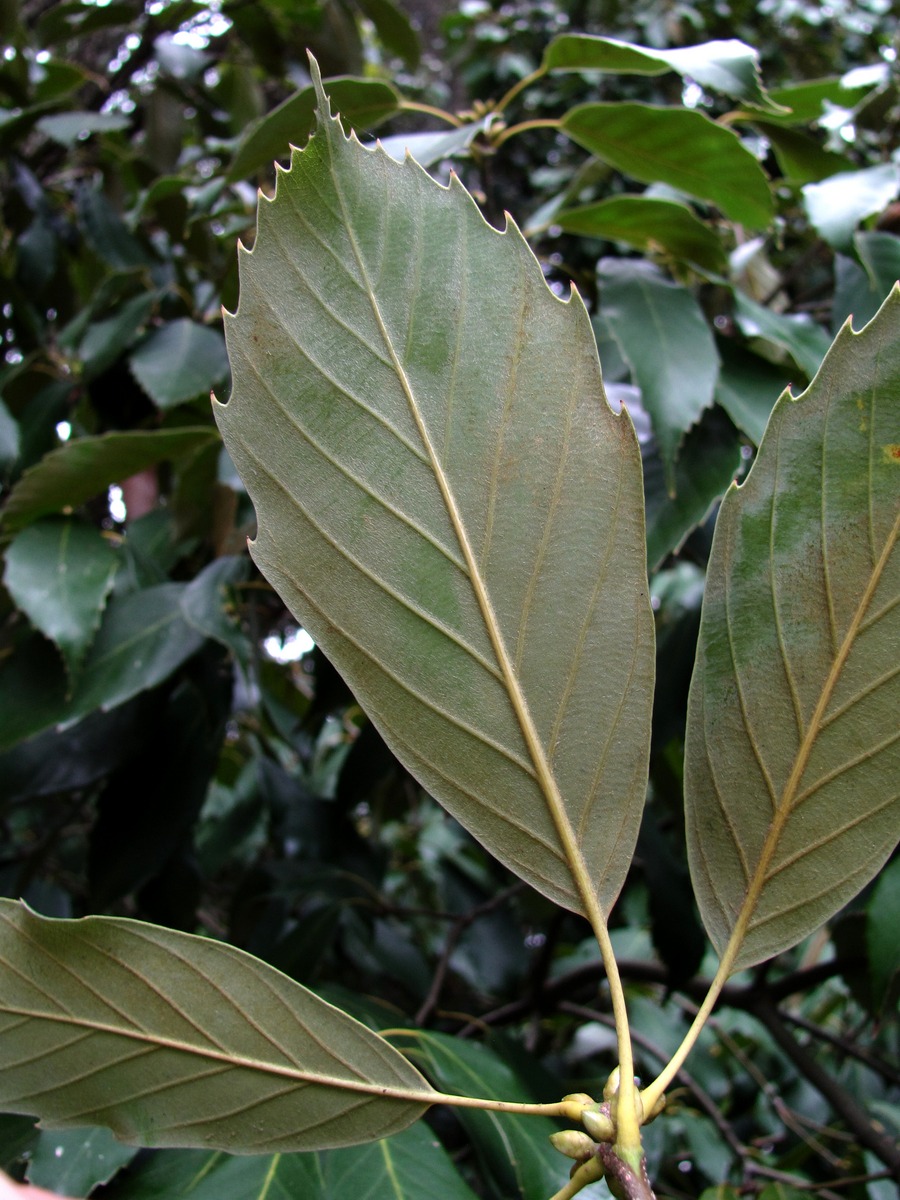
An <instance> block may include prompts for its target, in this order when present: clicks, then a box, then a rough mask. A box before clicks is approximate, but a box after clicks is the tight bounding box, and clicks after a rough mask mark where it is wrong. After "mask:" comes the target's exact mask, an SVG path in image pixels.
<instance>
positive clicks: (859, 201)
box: [803, 162, 900, 251]
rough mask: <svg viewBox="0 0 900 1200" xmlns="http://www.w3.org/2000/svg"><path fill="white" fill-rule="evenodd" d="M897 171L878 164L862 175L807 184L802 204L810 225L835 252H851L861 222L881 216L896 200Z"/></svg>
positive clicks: (849, 173) (850, 173) (845, 173)
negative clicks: (873, 216) (875, 214)
mask: <svg viewBox="0 0 900 1200" xmlns="http://www.w3.org/2000/svg"><path fill="white" fill-rule="evenodd" d="M898 187H900V167H898V166H897V164H896V163H890V162H887V163H880V164H879V165H878V166H877V167H866V168H864V169H863V170H861V171H842V172H841V173H840V174H839V175H832V176H831V177H830V178H829V179H823V180H822V182H821V183H808V184H807V185H806V187H805V188H803V203H804V206H805V208H806V213H807V216H808V217H809V220H810V223H811V224H812V225H813V226H814V228H815V229H816V231H817V233H818V234H819V235H820V237H823V238H824V239H825V241H826V242H828V243H829V244H830V245H832V246H834V248H835V249H836V250H844V251H848V250H852V247H853V234H854V232H855V230H856V227H857V225H858V224H859V223H860V221H862V220H864V219H865V218H866V217H870V216H872V214H873V213H878V212H881V210H882V209H884V208H886V207H887V206H888V205H889V204H890V202H891V201H892V200H894V199H895V198H896V196H897V189H898Z"/></svg>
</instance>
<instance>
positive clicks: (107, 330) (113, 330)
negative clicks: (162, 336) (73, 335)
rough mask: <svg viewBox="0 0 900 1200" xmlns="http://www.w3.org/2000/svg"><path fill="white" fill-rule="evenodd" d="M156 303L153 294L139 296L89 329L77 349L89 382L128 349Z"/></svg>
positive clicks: (142, 293) (94, 322)
mask: <svg viewBox="0 0 900 1200" xmlns="http://www.w3.org/2000/svg"><path fill="white" fill-rule="evenodd" d="M155 302H156V297H155V296H154V294H153V293H152V292H141V293H140V294H139V295H137V296H132V297H131V299H130V300H126V301H125V302H124V303H123V304H120V305H117V307H116V311H115V312H114V313H113V315H112V316H111V317H106V318H104V319H103V320H102V321H93V322H91V324H90V325H88V327H87V329H86V330H85V332H84V336H83V337H82V339H81V343H80V345H79V347H78V354H79V357H80V358H81V361H82V363H83V365H84V371H85V374H86V375H87V377H88V378H92V377H93V376H96V375H99V374H101V373H102V372H103V371H105V370H107V368H108V367H111V366H112V364H113V363H114V362H115V361H116V359H117V358H119V357H120V356H121V355H122V354H123V353H124V352H125V350H127V349H128V347H129V346H130V345H131V344H132V342H133V341H134V339H135V337H136V336H137V334H138V332H139V331H140V330H141V329H142V328H143V326H144V324H145V322H146V321H147V318H148V317H149V316H150V313H151V312H152V311H153V306H154V304H155Z"/></svg>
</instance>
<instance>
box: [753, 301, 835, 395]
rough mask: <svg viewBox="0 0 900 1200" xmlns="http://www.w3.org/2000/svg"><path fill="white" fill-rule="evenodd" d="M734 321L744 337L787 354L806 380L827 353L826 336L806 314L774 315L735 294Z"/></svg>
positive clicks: (761, 306) (755, 303)
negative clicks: (759, 339) (777, 347)
mask: <svg viewBox="0 0 900 1200" xmlns="http://www.w3.org/2000/svg"><path fill="white" fill-rule="evenodd" d="M734 317H735V320H736V321H737V323H738V326H739V327H740V329H741V332H742V333H743V334H744V335H745V336H746V337H749V338H757V337H758V338H762V339H763V340H764V341H767V342H772V343H773V345H775V346H780V347H781V348H782V349H783V350H787V352H788V353H789V354H790V356H791V358H793V360H794V362H795V363H796V364H797V366H798V367H800V369H801V370H802V371H803V372H804V373H805V374H806V376H807V377H808V378H809V379H812V377H813V376H814V375H815V373H816V371H818V369H819V367H820V365H821V363H822V359H823V358H824V357H825V354H826V352H827V350H828V346H829V341H828V334H827V333H826V332H825V330H824V329H823V328H822V326H821V325H817V324H816V323H815V321H813V319H812V317H810V316H809V315H808V314H807V313H779V312H775V311H774V310H773V309H771V308H766V307H765V305H763V304H757V302H756V301H755V300H751V299H750V297H749V296H747V295H745V294H744V293H743V292H741V291H735V293H734Z"/></svg>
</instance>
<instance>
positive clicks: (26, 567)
mask: <svg viewBox="0 0 900 1200" xmlns="http://www.w3.org/2000/svg"><path fill="white" fill-rule="evenodd" d="M118 565H119V558H118V556H117V554H116V552H115V551H114V550H113V548H112V546H111V545H110V544H109V542H108V541H107V540H106V538H104V537H103V536H102V535H101V534H100V533H99V532H98V531H97V530H96V529H94V528H93V527H92V526H90V525H82V524H80V523H79V522H77V521H60V520H47V521H39V522H37V523H36V524H35V525H31V526H29V527H28V528H27V529H24V530H23V531H22V532H21V533H20V534H19V535H18V537H16V538H15V539H14V540H13V541H12V542H11V543H10V545H9V546H8V547H7V550H6V567H5V570H4V574H3V582H4V583H5V584H6V587H7V590H8V591H9V594H10V595H11V596H12V598H13V600H14V601H15V602H16V604H17V605H18V607H19V608H20V609H21V610H22V612H24V613H25V615H26V616H27V617H28V619H29V621H31V623H32V625H33V626H34V627H35V629H39V630H40V631H41V633H43V634H44V636H45V637H48V638H50V640H51V641H52V642H55V643H56V645H57V646H58V647H59V649H60V651H61V652H62V654H63V657H64V658H65V660H66V667H67V669H68V671H69V675H70V677H71V678H73V679H74V677H75V676H76V675H77V673H78V668H79V667H80V665H81V662H82V660H83V658H84V656H85V654H86V653H87V650H88V647H89V646H90V644H91V642H92V641H93V639H94V634H95V633H96V632H97V629H98V627H99V625H100V617H101V615H102V613H103V609H104V607H105V606H106V599H107V596H108V595H109V592H110V589H111V588H112V584H113V577H114V576H115V573H116V569H117V568H118Z"/></svg>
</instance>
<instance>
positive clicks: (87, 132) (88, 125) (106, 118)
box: [37, 112, 131, 149]
mask: <svg viewBox="0 0 900 1200" xmlns="http://www.w3.org/2000/svg"><path fill="white" fill-rule="evenodd" d="M130 124H131V117H128V116H126V115H125V114H124V113H98V112H64V113H54V114H53V115H52V116H49V117H41V119H40V120H39V121H38V123H37V127H38V129H40V131H41V133H45V134H46V135H47V137H49V138H52V139H53V141H54V142H59V144H60V145H61V146H66V147H67V148H69V149H71V148H72V147H73V146H74V145H75V144H76V143H77V142H83V141H85V140H86V139H87V138H89V137H90V136H91V134H93V133H116V132H118V131H120V130H122V129H127V128H128V127H129V125H130Z"/></svg>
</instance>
